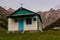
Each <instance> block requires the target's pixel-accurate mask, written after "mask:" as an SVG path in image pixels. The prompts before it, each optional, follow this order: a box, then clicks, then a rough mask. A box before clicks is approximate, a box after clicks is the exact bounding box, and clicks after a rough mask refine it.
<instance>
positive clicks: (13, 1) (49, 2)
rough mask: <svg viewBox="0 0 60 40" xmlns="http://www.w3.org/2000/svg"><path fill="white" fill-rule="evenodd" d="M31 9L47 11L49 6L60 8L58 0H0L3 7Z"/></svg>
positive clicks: (59, 0)
mask: <svg viewBox="0 0 60 40" xmlns="http://www.w3.org/2000/svg"><path fill="white" fill-rule="evenodd" d="M21 3H22V4H23V5H22V7H24V8H26V9H29V10H32V11H35V12H37V11H47V10H49V9H50V8H55V9H57V8H60V0H0V6H2V7H3V8H5V9H8V8H13V9H15V10H17V9H18V8H20V7H21Z"/></svg>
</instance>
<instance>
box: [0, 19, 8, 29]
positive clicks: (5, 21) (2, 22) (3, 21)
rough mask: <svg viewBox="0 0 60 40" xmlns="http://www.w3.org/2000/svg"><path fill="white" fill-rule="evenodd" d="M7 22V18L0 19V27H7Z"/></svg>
mask: <svg viewBox="0 0 60 40" xmlns="http://www.w3.org/2000/svg"><path fill="white" fill-rule="evenodd" d="M7 25H8V22H7V20H0V27H3V28H5V29H7Z"/></svg>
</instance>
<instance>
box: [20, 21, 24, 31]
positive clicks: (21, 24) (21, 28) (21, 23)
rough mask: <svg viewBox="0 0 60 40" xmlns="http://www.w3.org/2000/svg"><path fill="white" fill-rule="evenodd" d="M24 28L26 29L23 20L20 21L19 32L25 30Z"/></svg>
mask: <svg viewBox="0 0 60 40" xmlns="http://www.w3.org/2000/svg"><path fill="white" fill-rule="evenodd" d="M23 27H24V22H23V20H20V21H19V30H23Z"/></svg>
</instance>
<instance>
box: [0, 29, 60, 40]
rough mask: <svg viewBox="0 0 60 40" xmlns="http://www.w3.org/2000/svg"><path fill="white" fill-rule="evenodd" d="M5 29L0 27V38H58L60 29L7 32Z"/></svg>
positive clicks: (59, 38)
mask: <svg viewBox="0 0 60 40" xmlns="http://www.w3.org/2000/svg"><path fill="white" fill-rule="evenodd" d="M6 32H7V30H5V29H3V28H0V40H60V30H48V31H45V32H34V33H28V32H25V33H23V34H22V33H15V34H7V33H6Z"/></svg>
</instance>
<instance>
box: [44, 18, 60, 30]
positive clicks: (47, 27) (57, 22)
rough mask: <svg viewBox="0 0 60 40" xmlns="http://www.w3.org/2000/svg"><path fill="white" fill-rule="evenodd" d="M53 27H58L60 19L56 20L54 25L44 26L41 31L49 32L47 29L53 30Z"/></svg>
mask: <svg viewBox="0 0 60 40" xmlns="http://www.w3.org/2000/svg"><path fill="white" fill-rule="evenodd" d="M54 27H60V19H58V20H56V21H55V22H54V23H52V24H50V25H48V26H46V27H45V29H43V30H44V31H46V30H49V29H53V28H54Z"/></svg>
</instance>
